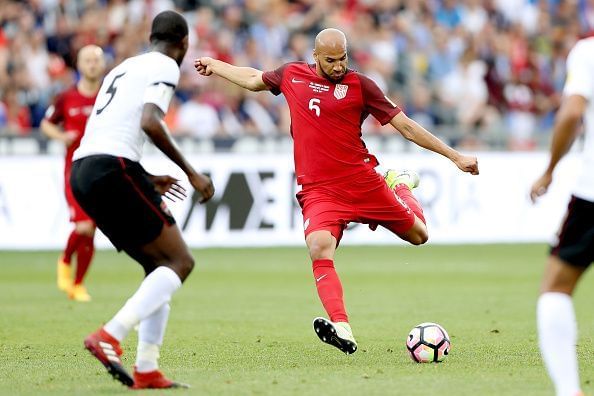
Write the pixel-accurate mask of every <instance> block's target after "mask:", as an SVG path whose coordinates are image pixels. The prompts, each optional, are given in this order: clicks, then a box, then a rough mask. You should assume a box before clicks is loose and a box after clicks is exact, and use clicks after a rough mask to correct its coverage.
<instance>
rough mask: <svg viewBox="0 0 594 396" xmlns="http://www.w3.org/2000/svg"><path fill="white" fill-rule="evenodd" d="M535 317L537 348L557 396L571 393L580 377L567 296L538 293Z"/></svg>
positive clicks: (575, 324)
mask: <svg viewBox="0 0 594 396" xmlns="http://www.w3.org/2000/svg"><path fill="white" fill-rule="evenodd" d="M536 317H537V325H538V343H539V346H540V352H541V354H542V358H543V360H544V362H545V366H546V367H547V370H548V372H549V376H550V377H551V379H552V380H553V383H554V385H555V390H556V393H557V396H575V395H576V394H578V392H579V391H580V380H579V374H578V363H577V353H576V347H575V345H576V342H577V323H576V320H575V313H574V310H573V302H572V299H571V296H569V295H568V294H565V293H553V292H549V293H544V294H542V295H541V296H540V298H539V299H538V305H537V308H536Z"/></svg>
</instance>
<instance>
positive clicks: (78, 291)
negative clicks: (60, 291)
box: [68, 285, 91, 302]
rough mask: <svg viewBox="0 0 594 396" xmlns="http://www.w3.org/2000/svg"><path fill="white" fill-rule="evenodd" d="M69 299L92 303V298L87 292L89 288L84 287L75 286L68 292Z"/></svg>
mask: <svg viewBox="0 0 594 396" xmlns="http://www.w3.org/2000/svg"><path fill="white" fill-rule="evenodd" d="M68 298H70V299H71V300H74V301H79V302H89V301H91V296H90V295H89V293H88V292H87V288H86V287H84V286H83V285H73V286H72V288H71V289H70V291H69V292H68Z"/></svg>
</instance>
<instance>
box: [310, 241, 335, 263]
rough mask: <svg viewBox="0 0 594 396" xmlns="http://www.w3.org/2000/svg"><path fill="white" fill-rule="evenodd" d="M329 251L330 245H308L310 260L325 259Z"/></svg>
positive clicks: (320, 243)
mask: <svg viewBox="0 0 594 396" xmlns="http://www.w3.org/2000/svg"><path fill="white" fill-rule="evenodd" d="M330 250H331V245H330V244H329V243H324V242H322V241H312V243H310V244H309V256H310V257H311V259H312V260H319V259H323V258H327V256H328V254H329V252H330Z"/></svg>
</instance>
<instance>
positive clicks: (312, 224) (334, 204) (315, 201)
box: [297, 169, 415, 242]
mask: <svg viewBox="0 0 594 396" xmlns="http://www.w3.org/2000/svg"><path fill="white" fill-rule="evenodd" d="M297 200H298V201H299V205H300V206H301V212H302V213H303V228H304V232H305V237H307V236H308V235H309V234H310V233H311V232H313V231H319V230H327V231H330V233H331V234H332V235H333V236H334V237H335V238H336V240H337V242H340V239H341V238H342V234H343V232H344V230H345V228H346V227H347V225H348V224H349V223H350V222H351V221H352V222H357V223H362V224H370V225H378V224H379V225H381V226H383V227H385V228H387V229H388V230H390V231H392V232H393V233H395V234H397V235H399V234H403V233H405V232H406V231H408V230H410V228H411V227H412V226H413V224H414V223H415V215H414V213H413V212H412V210H411V209H410V208H409V207H408V206H407V205H406V203H405V202H404V201H403V200H402V199H400V197H398V196H397V195H396V193H395V192H394V191H393V190H391V189H390V188H389V187H388V186H387V185H386V182H385V181H384V178H383V177H382V176H381V175H380V174H378V173H377V172H376V171H375V170H373V169H370V170H369V171H366V172H363V173H361V174H357V175H354V176H352V177H349V179H348V180H340V181H331V182H323V183H317V184H307V185H304V186H303V189H302V190H301V191H300V192H299V193H297Z"/></svg>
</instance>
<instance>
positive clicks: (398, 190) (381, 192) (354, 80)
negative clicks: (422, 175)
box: [194, 29, 479, 354]
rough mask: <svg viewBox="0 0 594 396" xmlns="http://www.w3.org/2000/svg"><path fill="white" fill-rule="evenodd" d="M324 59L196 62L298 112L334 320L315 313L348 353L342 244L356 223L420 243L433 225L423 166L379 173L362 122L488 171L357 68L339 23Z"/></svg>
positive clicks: (310, 225) (302, 200) (313, 224)
mask: <svg viewBox="0 0 594 396" xmlns="http://www.w3.org/2000/svg"><path fill="white" fill-rule="evenodd" d="M313 56H314V59H315V64H312V65H308V64H306V63H303V62H292V63H287V64H284V65H282V66H281V67H279V68H278V69H276V70H274V71H268V72H265V73H263V72H262V71H260V70H256V69H253V68H250V67H236V66H233V65H230V64H228V63H225V62H223V61H220V60H216V59H212V58H209V57H203V58H200V59H197V60H196V61H195V63H194V65H195V67H196V70H197V71H198V72H199V73H200V74H202V75H205V76H209V75H211V74H216V75H219V76H221V77H223V78H225V79H227V80H229V81H231V82H233V83H235V84H237V85H239V86H241V87H243V88H246V89H249V90H251V91H262V90H270V91H271V92H272V93H273V94H275V95H278V94H280V93H281V92H282V93H283V94H284V96H285V98H286V100H287V103H288V105H289V110H290V113H291V124H292V125H291V135H292V137H293V139H294V159H295V172H296V175H297V183H298V184H300V185H301V186H302V190H301V191H300V192H299V193H298V194H297V199H298V201H299V204H300V205H301V208H302V213H303V220H304V229H305V240H306V243H307V247H308V249H309V254H310V257H311V260H312V262H313V274H314V278H315V281H316V287H317V290H318V295H319V297H320V300H321V301H322V304H323V305H324V308H325V310H326V312H327V313H328V315H329V317H330V320H327V319H325V318H316V319H314V330H315V332H316V334H317V335H318V337H319V338H320V339H321V340H322V341H323V342H326V343H328V344H330V345H333V346H335V347H337V348H338V349H340V350H342V351H343V352H345V353H347V354H350V353H353V352H355V351H356V349H357V343H356V341H355V338H354V336H353V333H352V330H351V327H350V325H349V321H348V316H347V313H346V310H345V307H344V301H343V291H342V285H341V282H340V280H339V278H338V275H337V273H336V271H335V269H334V253H335V250H336V248H337V246H338V244H339V242H340V239H341V237H342V235H343V231H344V229H345V228H346V226H347V224H348V223H349V222H358V223H365V224H368V225H369V227H370V228H371V229H372V230H374V229H375V228H376V227H377V226H378V225H381V226H383V227H385V228H387V229H388V230H390V231H392V232H393V233H395V234H396V235H398V236H399V237H400V238H402V239H404V240H406V241H408V242H410V243H412V244H414V245H419V244H423V243H425V242H426V241H427V238H428V234H427V227H426V225H425V218H424V216H423V211H422V209H421V206H420V205H419V202H418V201H417V200H416V199H415V197H414V196H413V195H412V192H411V190H412V189H413V188H414V187H416V186H417V185H418V183H419V179H418V175H417V174H416V173H414V172H410V171H408V172H402V173H398V172H395V171H392V170H391V171H388V172H387V173H386V175H385V176H384V177H382V176H381V175H380V174H378V173H377V171H376V170H375V167H376V166H377V165H378V164H379V163H378V160H377V159H376V158H375V156H373V155H372V154H370V153H369V151H368V150H367V148H366V147H365V144H364V143H363V141H362V140H361V124H362V122H363V120H364V119H365V118H366V117H367V116H368V115H369V114H372V115H373V116H374V117H375V118H376V119H377V120H378V121H379V122H380V123H381V124H382V125H385V124H387V123H390V124H391V125H392V126H393V127H394V128H396V129H397V130H398V131H399V132H400V133H401V134H402V135H403V136H404V137H405V138H407V139H409V140H410V141H412V142H414V143H416V144H418V145H419V146H422V147H424V148H426V149H429V150H431V151H434V152H436V153H439V154H442V155H444V156H445V157H447V158H449V159H450V160H452V161H453V162H454V163H455V164H456V165H457V166H458V167H459V168H460V169H461V170H462V171H464V172H470V173H471V174H475V175H476V174H478V172H479V171H478V163H477V159H476V158H475V157H470V156H465V155H462V154H460V153H458V152H457V151H455V150H454V149H452V148H450V147H449V146H447V145H446V144H445V143H443V142H442V141H441V140H439V139H437V138H436V137H435V136H433V135H432V134H431V133H429V132H428V131H427V130H425V129H424V128H423V127H421V126H420V125H418V124H417V123H416V122H414V121H413V120H411V119H409V118H408V117H407V116H406V115H405V114H404V113H403V112H402V111H401V110H400V108H399V107H398V106H397V105H395V104H394V103H393V102H392V101H391V100H390V99H388V98H387V97H386V96H385V95H384V94H383V93H382V92H381V90H380V89H379V87H378V86H377V85H376V84H375V83H374V82H373V81H372V80H371V79H369V78H368V77H366V76H364V75H362V74H360V73H358V72H356V71H353V70H350V69H348V68H347V65H348V56H347V41H346V37H345V35H344V33H343V32H341V31H340V30H336V29H325V30H323V31H321V32H320V33H319V34H318V35H317V37H316V40H315V49H314V53H313Z"/></svg>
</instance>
